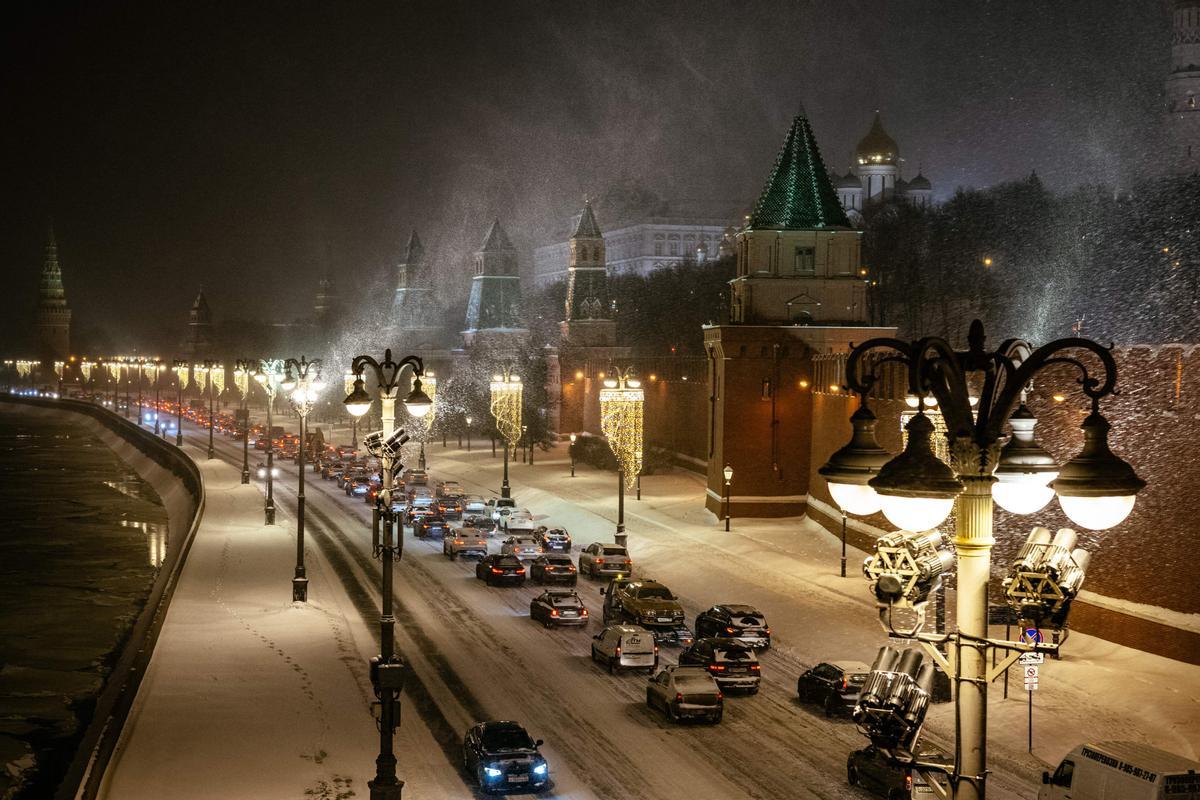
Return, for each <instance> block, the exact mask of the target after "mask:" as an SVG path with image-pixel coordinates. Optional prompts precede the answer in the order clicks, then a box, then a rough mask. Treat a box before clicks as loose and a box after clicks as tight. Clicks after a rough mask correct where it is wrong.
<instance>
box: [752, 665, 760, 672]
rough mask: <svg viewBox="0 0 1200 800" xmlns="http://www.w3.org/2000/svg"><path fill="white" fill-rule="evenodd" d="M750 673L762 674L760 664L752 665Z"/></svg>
mask: <svg viewBox="0 0 1200 800" xmlns="http://www.w3.org/2000/svg"><path fill="white" fill-rule="evenodd" d="M750 671H751V672H762V667H760V666H759V665H758V664H751V665H750Z"/></svg>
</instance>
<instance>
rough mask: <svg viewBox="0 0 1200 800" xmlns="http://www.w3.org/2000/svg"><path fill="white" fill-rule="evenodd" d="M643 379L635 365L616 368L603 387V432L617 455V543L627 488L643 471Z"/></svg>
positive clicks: (620, 540)
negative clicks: (639, 378)
mask: <svg viewBox="0 0 1200 800" xmlns="http://www.w3.org/2000/svg"><path fill="white" fill-rule="evenodd" d="M644 401H645V393H644V392H643V391H642V382H641V381H640V380H638V379H637V378H635V377H633V369H632V368H631V367H630V368H625V369H622V370H614V371H613V377H611V378H605V380H604V388H603V389H601V390H600V432H601V433H603V434H604V437H605V439H607V440H608V446H609V448H610V449H611V450H612V452H613V455H614V456H616V458H617V533H616V537H615V538H616V542H617V544H620V545H624V544H625V542H626V535H625V489H626V488H629V489H632V488H633V487H634V485H635V484H636V483H637V478H638V475H640V474H641V471H642V406H643V404H644Z"/></svg>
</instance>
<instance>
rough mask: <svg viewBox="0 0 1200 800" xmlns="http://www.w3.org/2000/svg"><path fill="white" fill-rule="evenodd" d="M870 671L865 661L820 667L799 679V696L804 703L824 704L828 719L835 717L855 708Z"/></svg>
mask: <svg viewBox="0 0 1200 800" xmlns="http://www.w3.org/2000/svg"><path fill="white" fill-rule="evenodd" d="M870 671H871V668H870V667H868V666H867V665H866V664H864V663H862V662H861V661H834V662H826V663H823V664H817V665H816V666H815V667H813V668H812V669H810V670H809V671H808V672H805V673H804V674H803V675H801V676H800V677H799V679H797V681H796V694H797V695H798V696H799V697H800V702H802V703H820V704H821V705H822V706H823V707H824V709H825V716H827V717H832V716H833V715H834V714H839V713H841V712H843V711H849V710H850V709H852V708H854V704H855V703H856V702H858V693H859V692H860V691H861V690H862V686H863V682H864V681H866V679H867V674H868V673H870Z"/></svg>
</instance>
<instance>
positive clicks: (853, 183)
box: [833, 172, 862, 189]
mask: <svg viewBox="0 0 1200 800" xmlns="http://www.w3.org/2000/svg"><path fill="white" fill-rule="evenodd" d="M833 185H834V188H837V189H861V188H862V181H861V180H859V179H858V178H857V177H856V176H855V175H854V173H853V172H847V173H846V174H845V175H843V176H842V177H840V178H834V180H833Z"/></svg>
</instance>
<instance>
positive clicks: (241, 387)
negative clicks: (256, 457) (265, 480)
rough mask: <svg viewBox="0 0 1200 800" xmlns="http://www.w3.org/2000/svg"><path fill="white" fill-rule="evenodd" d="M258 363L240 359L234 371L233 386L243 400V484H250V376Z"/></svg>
mask: <svg viewBox="0 0 1200 800" xmlns="http://www.w3.org/2000/svg"><path fill="white" fill-rule="evenodd" d="M257 365H258V362H257V361H253V360H251V359H248V358H239V359H238V360H237V364H236V365H235V366H234V369H233V385H234V386H236V387H237V390H238V394H239V395H241V398H242V408H241V412H242V483H250V374H251V370H252V369H253V368H254V367H256V366H257Z"/></svg>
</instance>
